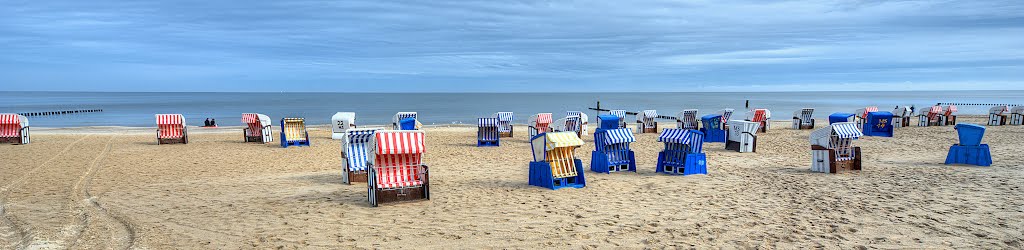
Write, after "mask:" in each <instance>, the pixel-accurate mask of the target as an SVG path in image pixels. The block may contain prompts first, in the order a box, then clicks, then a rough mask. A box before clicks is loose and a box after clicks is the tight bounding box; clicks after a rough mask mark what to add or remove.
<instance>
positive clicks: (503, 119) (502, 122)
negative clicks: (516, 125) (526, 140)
mask: <svg viewBox="0 0 1024 250" xmlns="http://www.w3.org/2000/svg"><path fill="white" fill-rule="evenodd" d="M494 118H498V133H500V135H501V137H512V132H513V131H512V129H513V128H512V121H513V120H515V119H516V117H515V113H512V112H498V113H494Z"/></svg>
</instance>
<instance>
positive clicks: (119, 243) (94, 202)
mask: <svg viewBox="0 0 1024 250" xmlns="http://www.w3.org/2000/svg"><path fill="white" fill-rule="evenodd" d="M115 137H116V135H115V136H111V137H110V139H108V140H107V145H106V147H105V148H104V149H103V151H102V152H100V154H99V155H97V156H96V158H94V159H93V160H92V162H90V163H89V167H88V168H87V169H86V171H85V173H83V174H82V175H81V176H79V177H78V182H76V183H75V186H74V188H72V191H71V192H72V195H71V196H69V197H74V198H73V199H75V200H78V201H80V203H81V210H80V211H72V212H73V213H76V212H77V213H78V214H79V216H78V217H79V219H78V220H77V221H76V223H77V224H76V225H73V226H72V227H71V228H75V229H76V230H74V231H73V233H72V235H71V238H70V240H68V241H65V242H68V243H69V247H71V248H74V247H75V246H76V245H77V244H78V241H79V240H80V239H81V237H82V235H84V234H86V233H99V234H103V232H95V231H89V230H90V229H97V228H105V229H106V230H107V233H108V234H109V235H110V242H109V245H107V246H106V248H107V249H130V248H131V247H132V246H133V245H134V244H135V225H134V223H132V222H131V221H130V220H128V219H127V218H126V217H124V216H123V215H121V214H118V213H114V212H112V211H110V210H109V209H107V208H106V207H104V206H103V205H102V204H101V203H100V202H99V197H95V196H93V195H92V193H91V191H90V190H91V185H92V180H93V179H94V178H95V177H96V175H97V172H99V171H100V170H101V169H102V168H103V165H102V163H103V161H104V160H106V159H107V155H109V154H110V151H111V149H113V145H114V144H113V141H114V138H115ZM93 222H97V223H98V224H100V225H97V224H94V223H93ZM85 247H87V248H88V247H91V246H85Z"/></svg>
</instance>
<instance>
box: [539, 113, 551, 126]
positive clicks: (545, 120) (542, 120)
mask: <svg viewBox="0 0 1024 250" xmlns="http://www.w3.org/2000/svg"><path fill="white" fill-rule="evenodd" d="M551 122H552V120H551V113H540V114H537V124H551Z"/></svg>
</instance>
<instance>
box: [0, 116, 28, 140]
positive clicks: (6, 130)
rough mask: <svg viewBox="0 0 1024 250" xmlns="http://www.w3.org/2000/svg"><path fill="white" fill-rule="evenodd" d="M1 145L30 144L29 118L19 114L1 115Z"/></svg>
mask: <svg viewBox="0 0 1024 250" xmlns="http://www.w3.org/2000/svg"><path fill="white" fill-rule="evenodd" d="M0 143H7V144H28V143H29V126H28V118H27V117H25V116H22V115H18V114H0Z"/></svg>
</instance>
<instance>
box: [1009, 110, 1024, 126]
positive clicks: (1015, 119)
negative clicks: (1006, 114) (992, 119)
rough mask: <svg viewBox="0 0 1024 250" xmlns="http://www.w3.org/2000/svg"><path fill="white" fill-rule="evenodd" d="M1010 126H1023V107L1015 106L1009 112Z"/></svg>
mask: <svg viewBox="0 0 1024 250" xmlns="http://www.w3.org/2000/svg"><path fill="white" fill-rule="evenodd" d="M1010 125H1024V106H1016V107H1013V110H1010Z"/></svg>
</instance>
